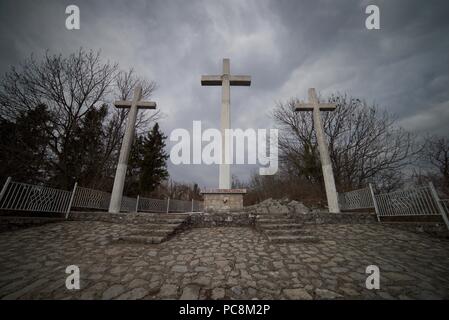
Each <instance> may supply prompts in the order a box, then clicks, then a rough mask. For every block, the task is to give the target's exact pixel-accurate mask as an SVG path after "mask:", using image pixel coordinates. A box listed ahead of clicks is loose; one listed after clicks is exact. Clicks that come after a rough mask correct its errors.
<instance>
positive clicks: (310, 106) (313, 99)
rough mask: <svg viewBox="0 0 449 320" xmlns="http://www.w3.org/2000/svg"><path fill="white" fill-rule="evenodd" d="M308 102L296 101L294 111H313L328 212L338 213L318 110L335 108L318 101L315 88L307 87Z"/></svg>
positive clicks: (330, 167)
mask: <svg viewBox="0 0 449 320" xmlns="http://www.w3.org/2000/svg"><path fill="white" fill-rule="evenodd" d="M308 93H309V102H308V103H298V104H296V105H295V111H313V122H314V126H315V131H316V137H317V140H318V149H319V151H320V159H321V167H322V169H323V177H324V186H325V188H326V197H327V204H328V206H329V212H333V213H338V212H340V208H339V206H338V197H337V189H336V188H335V179H334V173H333V171H332V162H331V158H330V156H329V150H328V147H327V142H326V138H325V136H324V128H323V123H322V121H321V115H320V111H333V110H335V108H336V105H335V104H332V103H320V102H319V101H318V97H317V95H316V92H315V88H310V89H309V92H308Z"/></svg>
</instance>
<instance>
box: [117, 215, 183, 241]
mask: <svg viewBox="0 0 449 320" xmlns="http://www.w3.org/2000/svg"><path fill="white" fill-rule="evenodd" d="M188 219H189V214H177V213H148V217H145V223H139V224H136V225H135V227H131V228H130V229H129V232H128V233H127V234H126V235H122V236H121V237H120V238H119V241H120V242H124V243H138V244H158V243H161V242H164V241H166V240H168V239H169V238H170V237H171V236H173V235H174V234H175V233H177V232H179V231H180V230H182V229H183V227H184V226H185V225H186V223H187V221H188Z"/></svg>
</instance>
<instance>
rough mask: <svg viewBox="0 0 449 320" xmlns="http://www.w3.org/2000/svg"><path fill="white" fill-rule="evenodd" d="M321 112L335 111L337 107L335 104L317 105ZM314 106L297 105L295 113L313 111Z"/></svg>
mask: <svg viewBox="0 0 449 320" xmlns="http://www.w3.org/2000/svg"><path fill="white" fill-rule="evenodd" d="M317 106H318V108H319V109H320V111H334V110H335V108H336V107H337V106H336V105H335V104H333V103H320V104H318V105H317ZM313 108H314V105H313V104H312V103H296V104H295V111H312V110H313Z"/></svg>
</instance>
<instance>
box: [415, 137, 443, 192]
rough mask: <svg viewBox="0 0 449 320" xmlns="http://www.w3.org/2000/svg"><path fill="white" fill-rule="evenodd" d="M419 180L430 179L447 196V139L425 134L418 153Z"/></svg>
mask: <svg viewBox="0 0 449 320" xmlns="http://www.w3.org/2000/svg"><path fill="white" fill-rule="evenodd" d="M420 160H421V163H420V164H421V165H420V166H419V169H420V171H421V172H420V173H419V174H417V175H418V178H419V181H420V182H423V181H432V182H433V183H434V184H435V185H436V186H437V188H438V189H439V190H440V191H442V192H443V193H444V194H445V195H446V196H449V139H447V138H446V137H439V136H436V135H433V136H427V137H426V138H425V141H424V145H423V148H422V152H421V153H420Z"/></svg>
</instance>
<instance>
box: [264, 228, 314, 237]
mask: <svg viewBox="0 0 449 320" xmlns="http://www.w3.org/2000/svg"><path fill="white" fill-rule="evenodd" d="M264 232H265V234H267V235H269V236H285V235H289V236H290V235H304V234H305V233H304V230H303V229H300V228H297V229H272V230H264Z"/></svg>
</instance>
